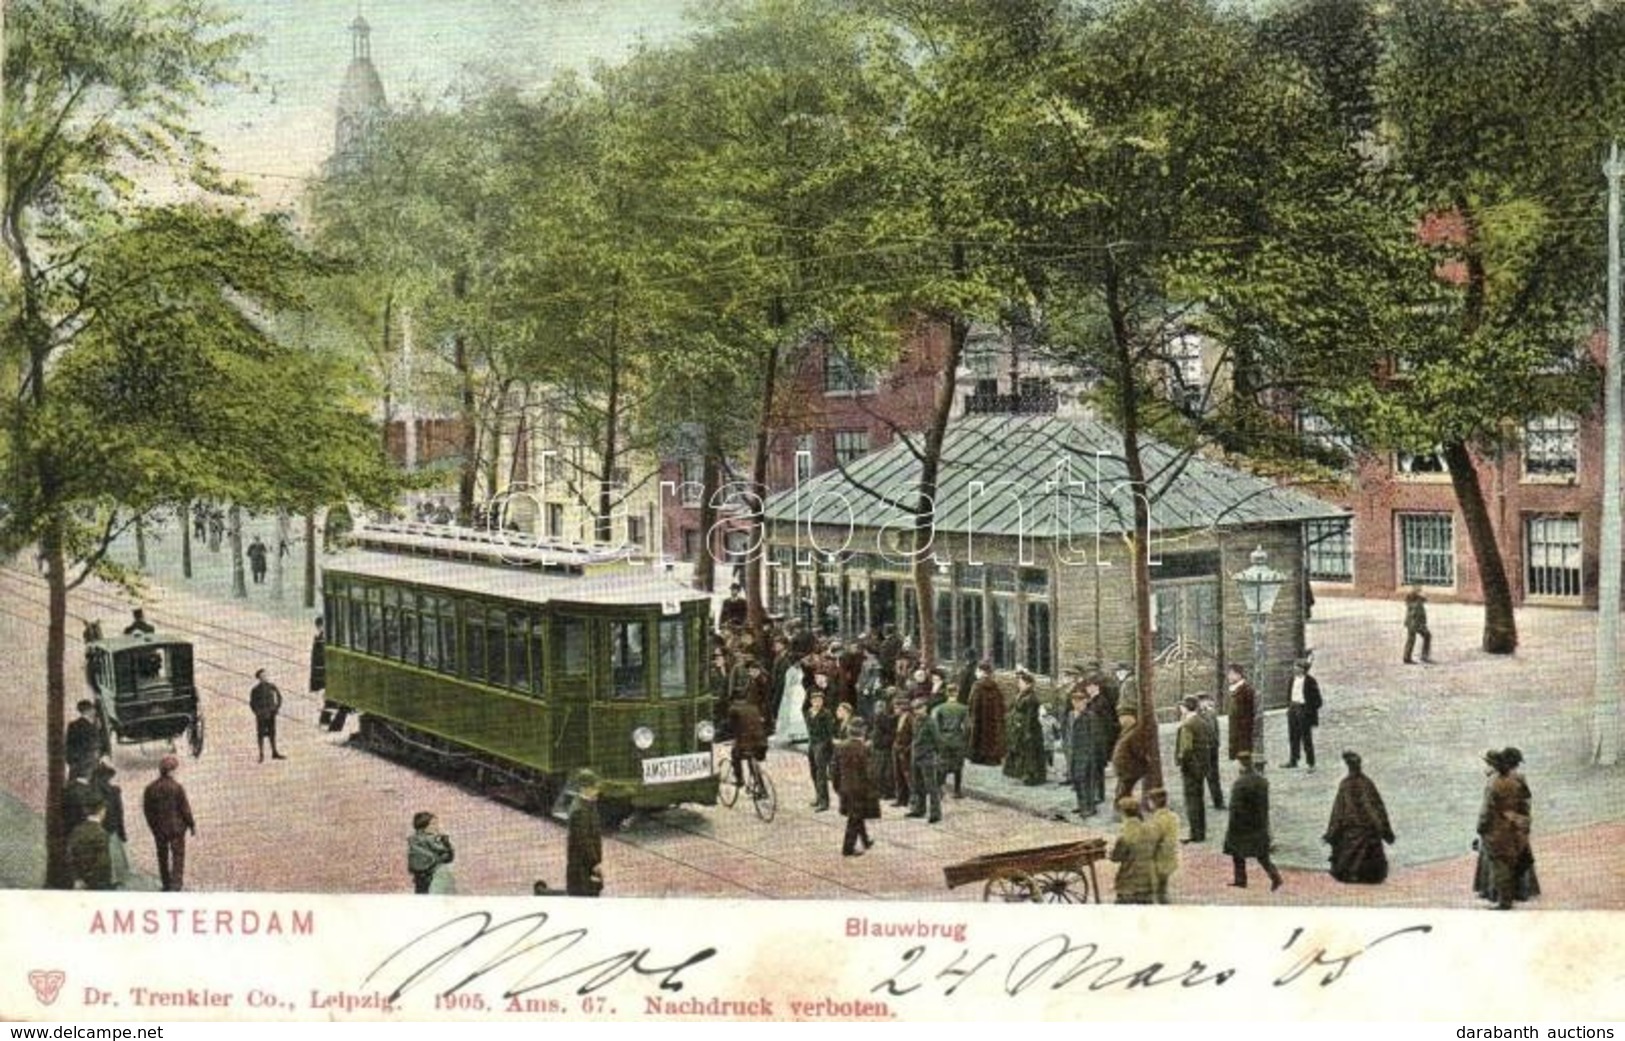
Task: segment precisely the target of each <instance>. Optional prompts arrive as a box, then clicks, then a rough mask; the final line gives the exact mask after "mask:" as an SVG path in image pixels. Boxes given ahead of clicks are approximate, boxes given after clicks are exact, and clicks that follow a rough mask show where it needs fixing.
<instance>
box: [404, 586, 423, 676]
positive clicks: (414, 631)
mask: <svg viewBox="0 0 1625 1041" xmlns="http://www.w3.org/2000/svg"><path fill="white" fill-rule="evenodd" d="M420 624H421V623H419V621H418V598H417V594H416V593H414V592H412V591H411V590H410V589H403V590H401V660H402V661H404V662H406V664H408V665H416V664H417V663H418V632H419V627H420Z"/></svg>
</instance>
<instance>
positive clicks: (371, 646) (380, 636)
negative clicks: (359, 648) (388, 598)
mask: <svg viewBox="0 0 1625 1041" xmlns="http://www.w3.org/2000/svg"><path fill="white" fill-rule="evenodd" d="M366 607H367V651H368V652H369V653H371V654H383V653H384V605H383V590H381V589H378V588H376V587H374V588H371V589H368V590H367V604H366Z"/></svg>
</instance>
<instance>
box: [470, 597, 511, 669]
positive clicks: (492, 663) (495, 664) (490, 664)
mask: <svg viewBox="0 0 1625 1041" xmlns="http://www.w3.org/2000/svg"><path fill="white" fill-rule="evenodd" d="M484 620H485V678H486V679H487V680H489V681H490V682H491V683H492V684H493V685H495V686H498V687H507V686H510V685H511V682H512V681H511V680H510V679H509V678H508V677H509V673H508V667H507V663H506V661H505V658H506V655H505V654H504V653H503V644H504V643H505V642H506V640H507V630H506V629H505V627H504V626H503V624H502V612H501V611H497V610H493V611H488V612H485V617H484ZM469 653H471V654H472V653H473V652H472V651H471V652H469Z"/></svg>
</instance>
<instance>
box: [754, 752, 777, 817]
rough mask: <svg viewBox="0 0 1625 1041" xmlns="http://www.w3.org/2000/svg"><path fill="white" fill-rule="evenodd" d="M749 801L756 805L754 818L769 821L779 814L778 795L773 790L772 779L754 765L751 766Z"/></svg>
mask: <svg viewBox="0 0 1625 1041" xmlns="http://www.w3.org/2000/svg"><path fill="white" fill-rule="evenodd" d="M750 772H751V784H750V799H751V802H752V803H754V804H755V805H756V816H758V817H760V818H762V820H763V821H771V820H772V819H773V815H774V814H776V813H778V812H779V794H778V792H776V791H774V790H773V778H771V777H769V776H768V775H767V771H766V770H763V769H762V768H761V767H760V766H759V765H757V764H756V763H752V764H751V771H750Z"/></svg>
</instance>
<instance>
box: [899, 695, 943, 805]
mask: <svg viewBox="0 0 1625 1041" xmlns="http://www.w3.org/2000/svg"><path fill="white" fill-rule="evenodd" d="M930 704H931V703H930V701H929V700H928V699H926V698H915V699H914V713H913V715H914V738H913V743H912V745H911V746H910V748H909V766H910V776H909V788H910V799H909V803H908V813H906V814H904V816H907V817H925V818H926V822H927V823H929V824H935V823H937V822H938V821H940V820H942V734H941V732H940V731H939V730H937V725H936V722H935V721H934V720H933V719H932V718H931V717H930V716H929V715H927V714H926V710H927V707H928V706H929V705H930Z"/></svg>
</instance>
